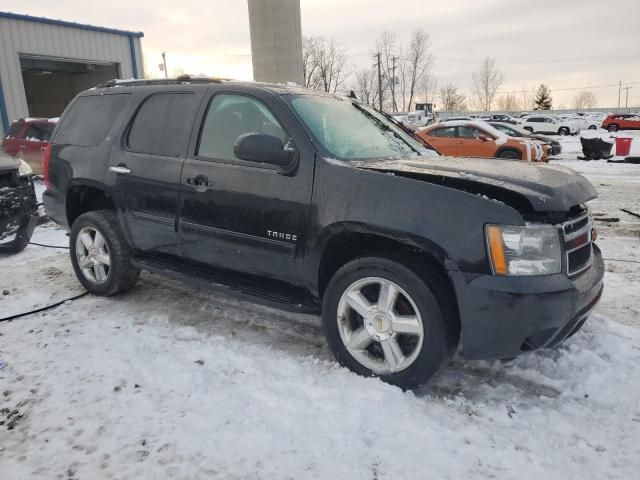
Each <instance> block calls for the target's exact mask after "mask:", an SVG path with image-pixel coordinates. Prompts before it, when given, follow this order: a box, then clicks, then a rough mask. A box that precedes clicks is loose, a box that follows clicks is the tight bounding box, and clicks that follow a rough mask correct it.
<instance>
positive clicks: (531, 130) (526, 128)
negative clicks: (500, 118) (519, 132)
mask: <svg viewBox="0 0 640 480" xmlns="http://www.w3.org/2000/svg"><path fill="white" fill-rule="evenodd" d="M524 130H526V131H527V132H531V133H533V128H531V127H524Z"/></svg>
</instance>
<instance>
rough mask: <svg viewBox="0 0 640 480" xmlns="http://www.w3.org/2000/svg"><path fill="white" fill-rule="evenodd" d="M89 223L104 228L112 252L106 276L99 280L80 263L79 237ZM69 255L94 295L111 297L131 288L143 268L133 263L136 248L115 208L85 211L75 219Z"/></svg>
mask: <svg viewBox="0 0 640 480" xmlns="http://www.w3.org/2000/svg"><path fill="white" fill-rule="evenodd" d="M85 227H89V228H92V229H95V230H97V231H98V232H100V234H101V235H102V236H103V237H104V240H105V244H106V246H107V248H108V252H109V256H110V265H109V269H108V273H107V276H106V279H105V280H104V281H103V282H102V283H99V284H96V283H92V282H91V281H89V280H88V279H87V278H86V277H85V275H84V274H83V273H82V269H81V268H80V266H79V265H78V258H77V253H76V240H77V238H78V234H79V232H80V231H81V230H82V229H83V228H85ZM69 255H70V257H71V264H72V265H73V270H74V271H75V273H76V277H78V281H79V282H80V283H81V284H82V286H83V287H84V288H86V289H87V291H89V292H90V293H93V294H94V295H98V296H103V297H108V296H111V295H115V294H117V293H121V292H125V291H127V290H129V289H131V288H132V287H133V286H134V285H135V283H136V281H137V280H138V277H140V270H139V269H137V268H135V267H134V266H133V265H132V264H131V259H132V258H133V250H132V249H131V247H130V246H129V244H127V241H126V240H125V238H124V235H123V233H122V229H121V228H120V222H119V221H118V217H117V215H116V213H115V212H113V211H111V210H96V211H93V212H87V213H83V214H82V215H80V216H79V217H78V218H77V219H76V221H75V222H73V227H72V228H71V234H70V236H69Z"/></svg>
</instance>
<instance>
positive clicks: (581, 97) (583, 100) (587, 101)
mask: <svg viewBox="0 0 640 480" xmlns="http://www.w3.org/2000/svg"><path fill="white" fill-rule="evenodd" d="M596 103H597V101H596V96H595V94H594V93H593V92H590V91H588V90H585V91H583V92H580V93H578V94H577V95H576V97H575V98H574V99H573V105H574V107H575V108H576V110H582V109H583V108H593V107H595V106H596Z"/></svg>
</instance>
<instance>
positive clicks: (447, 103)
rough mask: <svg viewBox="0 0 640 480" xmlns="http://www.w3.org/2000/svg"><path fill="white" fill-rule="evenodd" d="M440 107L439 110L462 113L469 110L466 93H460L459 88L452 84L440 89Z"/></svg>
mask: <svg viewBox="0 0 640 480" xmlns="http://www.w3.org/2000/svg"><path fill="white" fill-rule="evenodd" d="M440 101H441V102H442V104H441V105H440V108H439V110H444V111H461V110H466V109H467V99H466V97H465V95H464V93H459V92H458V88H457V87H455V86H454V85H453V84H452V83H450V84H448V85H446V86H444V87H441V88H440Z"/></svg>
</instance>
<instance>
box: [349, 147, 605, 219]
mask: <svg viewBox="0 0 640 480" xmlns="http://www.w3.org/2000/svg"><path fill="white" fill-rule="evenodd" d="M352 165H353V166H355V167H356V168H363V169H371V170H377V171H380V172H391V173H394V174H395V175H399V176H403V177H408V178H414V179H416V180H422V181H425V182H429V183H434V184H438V185H443V186H446V187H450V188H455V189H457V190H462V191H465V192H469V193H472V194H476V195H485V196H487V197H488V198H491V199H493V200H499V201H501V202H504V203H506V204H508V205H511V206H512V207H514V208H516V209H518V210H519V211H535V212H566V211H568V210H569V209H570V208H571V207H575V206H577V205H579V204H582V203H584V202H586V201H588V200H591V199H593V198H596V197H597V193H596V191H595V189H594V188H593V185H591V183H589V181H588V180H587V179H586V178H584V177H583V176H582V175H579V174H577V173H576V172H574V171H573V170H570V169H568V168H565V167H559V166H556V165H543V164H535V163H529V162H522V161H510V160H496V159H484V158H454V157H436V158H425V159H416V160H373V161H371V160H369V161H362V162H353V163H352Z"/></svg>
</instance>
